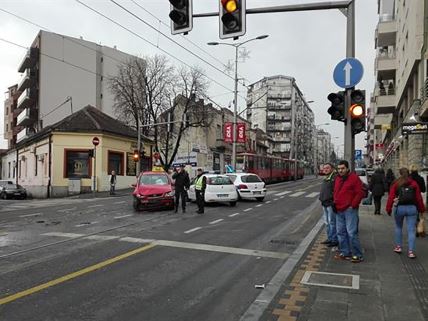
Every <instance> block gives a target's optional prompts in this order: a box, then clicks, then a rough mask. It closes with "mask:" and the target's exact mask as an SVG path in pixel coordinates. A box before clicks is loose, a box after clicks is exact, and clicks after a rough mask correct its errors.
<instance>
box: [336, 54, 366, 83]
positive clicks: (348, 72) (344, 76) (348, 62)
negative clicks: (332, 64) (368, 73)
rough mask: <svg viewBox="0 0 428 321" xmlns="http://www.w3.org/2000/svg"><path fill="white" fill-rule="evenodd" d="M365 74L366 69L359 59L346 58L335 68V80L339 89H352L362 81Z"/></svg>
mask: <svg viewBox="0 0 428 321" xmlns="http://www.w3.org/2000/svg"><path fill="white" fill-rule="evenodd" d="M363 74H364V68H363V65H362V64H361V62H360V61H359V60H358V59H355V58H346V59H343V60H342V61H341V62H339V63H338V64H337V66H336V68H334V72H333V79H334V82H335V83H336V85H338V86H339V87H342V88H351V87H354V86H355V85H357V84H358V83H359V82H360V81H361V79H362V78H363Z"/></svg>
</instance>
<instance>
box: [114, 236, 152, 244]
mask: <svg viewBox="0 0 428 321" xmlns="http://www.w3.org/2000/svg"><path fill="white" fill-rule="evenodd" d="M119 241H123V242H130V243H152V242H153V240H151V239H140V238H136V237H122V238H120V239H119Z"/></svg>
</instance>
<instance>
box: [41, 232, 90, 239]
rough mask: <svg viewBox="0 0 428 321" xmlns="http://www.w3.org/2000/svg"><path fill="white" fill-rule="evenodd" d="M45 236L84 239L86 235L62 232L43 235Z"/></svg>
mask: <svg viewBox="0 0 428 321" xmlns="http://www.w3.org/2000/svg"><path fill="white" fill-rule="evenodd" d="M42 235H44V236H58V237H70V238H73V237H84V236H85V234H77V233H62V232H49V233H43V234H42Z"/></svg>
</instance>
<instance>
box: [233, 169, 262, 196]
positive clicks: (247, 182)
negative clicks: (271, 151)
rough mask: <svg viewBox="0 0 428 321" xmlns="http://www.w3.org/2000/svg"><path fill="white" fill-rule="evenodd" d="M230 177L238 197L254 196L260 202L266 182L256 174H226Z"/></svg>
mask: <svg viewBox="0 0 428 321" xmlns="http://www.w3.org/2000/svg"><path fill="white" fill-rule="evenodd" d="M227 176H229V177H230V179H231V180H232V182H233V184H234V185H235V187H236V191H237V192H238V198H240V199H241V198H242V199H248V198H255V199H256V200H258V201H259V202H262V201H263V200H264V198H265V196H266V184H265V183H264V182H263V180H262V179H261V178H260V177H259V176H258V175H256V174H251V173H233V174H227Z"/></svg>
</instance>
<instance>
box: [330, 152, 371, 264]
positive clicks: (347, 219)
mask: <svg viewBox="0 0 428 321" xmlns="http://www.w3.org/2000/svg"><path fill="white" fill-rule="evenodd" d="M337 171H338V173H339V175H338V176H337V177H336V179H335V182H334V208H335V211H336V213H337V215H336V226H337V237H338V239H339V249H340V253H338V254H337V255H336V256H335V259H342V260H349V259H351V260H352V262H353V263H359V262H361V261H363V253H362V251H361V245H360V239H359V237H358V224H359V218H358V207H359V205H360V202H361V200H362V199H363V198H364V192H363V183H362V182H361V180H360V178H359V177H358V176H357V174H355V173H351V172H350V170H349V163H348V161H346V160H342V161H340V162H339V165H338V166H337Z"/></svg>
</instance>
